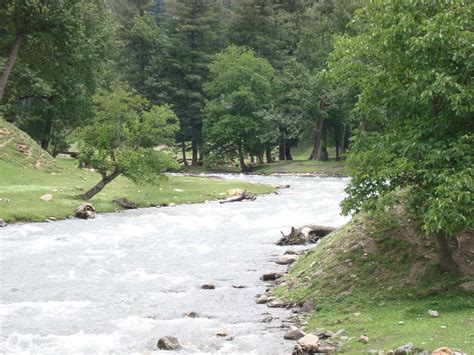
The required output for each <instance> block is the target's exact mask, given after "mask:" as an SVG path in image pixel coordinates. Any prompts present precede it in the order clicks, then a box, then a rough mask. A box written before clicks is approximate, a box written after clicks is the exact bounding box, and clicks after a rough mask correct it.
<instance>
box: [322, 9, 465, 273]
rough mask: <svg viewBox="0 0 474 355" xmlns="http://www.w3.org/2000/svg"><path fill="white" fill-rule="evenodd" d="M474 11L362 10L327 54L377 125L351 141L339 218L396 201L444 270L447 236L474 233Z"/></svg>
mask: <svg viewBox="0 0 474 355" xmlns="http://www.w3.org/2000/svg"><path fill="white" fill-rule="evenodd" d="M473 13H474V3H472V2H463V1H427V2H423V1H416V2H403V1H397V0H388V1H383V2H367V4H366V5H365V7H364V8H363V9H361V10H360V11H358V12H357V13H356V16H355V18H354V20H353V26H354V30H355V32H356V33H358V34H357V35H355V36H343V37H340V38H339V40H338V41H337V43H336V46H335V51H334V53H333V54H332V59H331V63H330V66H331V70H332V74H333V76H334V77H335V78H336V79H339V80H340V81H343V82H345V83H348V84H349V85H351V84H353V85H355V86H357V88H358V90H360V92H361V94H360V95H359V96H358V101H357V105H356V112H357V115H358V117H359V118H360V120H361V121H365V122H366V123H369V124H371V125H375V126H377V127H379V128H378V129H377V130H368V131H366V130H361V131H360V132H358V134H357V135H356V137H355V140H354V144H353V147H352V152H351V154H350V158H349V162H350V164H351V165H352V176H353V178H352V180H351V183H350V185H349V187H348V189H347V192H348V197H347V198H346V199H345V200H344V202H343V209H344V211H345V213H349V212H350V211H353V210H356V211H357V210H360V209H369V210H372V209H375V208H376V206H377V204H380V202H382V204H389V203H395V202H396V201H397V198H398V197H399V196H400V195H402V196H403V199H402V200H403V203H405V204H406V207H407V209H408V211H409V212H411V214H412V216H413V217H414V218H416V220H419V221H420V224H421V225H422V228H423V230H424V231H425V232H426V234H427V235H430V236H431V237H433V238H436V240H437V242H438V249H439V263H440V266H441V269H442V270H443V271H454V270H455V269H456V266H455V263H454V261H453V258H452V255H451V250H450V247H449V240H448V237H450V236H451V237H453V236H456V235H457V234H458V233H460V232H462V231H463V230H465V229H468V228H472V227H474V200H473V198H472V195H473V193H474V181H473V176H474V170H473V166H474V164H473V163H474V161H473V150H472V147H474V139H473V136H472V132H473V128H474V121H473V119H472V117H473V116H472V115H473V111H474V107H473V102H474V84H473V81H472V78H473V74H474V71H473V67H472V58H473V57H474V47H473V46H472V45H470V44H472V43H473V39H474V36H473V21H472V20H473V18H472V16H473Z"/></svg>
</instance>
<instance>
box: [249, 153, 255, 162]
mask: <svg viewBox="0 0 474 355" xmlns="http://www.w3.org/2000/svg"><path fill="white" fill-rule="evenodd" d="M250 162H251V163H255V158H254V156H253V154H250Z"/></svg>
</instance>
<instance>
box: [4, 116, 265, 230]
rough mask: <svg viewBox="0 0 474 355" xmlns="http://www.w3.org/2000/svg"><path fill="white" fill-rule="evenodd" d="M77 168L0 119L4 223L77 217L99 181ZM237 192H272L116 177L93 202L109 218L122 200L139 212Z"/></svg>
mask: <svg viewBox="0 0 474 355" xmlns="http://www.w3.org/2000/svg"><path fill="white" fill-rule="evenodd" d="M20 148H21V149H20ZM76 164H77V161H75V160H74V159H71V158H58V159H56V160H54V159H52V158H51V157H50V156H49V155H48V154H46V153H44V152H43V151H42V150H41V148H39V147H38V145H37V144H36V143H35V142H33V141H32V140H31V138H30V137H28V136H27V135H26V134H25V133H23V132H21V131H19V130H18V129H16V128H15V127H14V126H12V125H10V124H9V123H7V122H5V121H2V120H1V119H0V218H2V219H4V220H5V221H6V222H7V223H14V222H19V221H43V220H45V219H46V218H48V217H55V218H57V219H62V218H66V217H68V216H71V215H73V213H74V209H75V208H76V207H77V206H78V205H80V204H81V203H82V201H81V200H79V199H78V198H77V195H79V194H81V193H83V192H85V191H87V190H88V189H90V188H91V187H92V186H94V185H95V184H96V183H97V182H98V181H99V180H100V176H99V174H97V173H95V172H93V171H91V170H89V169H78V168H77V167H76ZM235 188H240V189H247V190H248V192H249V193H251V194H261V193H269V192H272V191H273V190H274V189H273V188H272V187H270V186H266V185H259V184H252V183H246V182H237V181H229V180H224V179H215V178H212V179H211V178H198V177H169V178H168V179H166V180H164V181H161V182H159V184H158V185H145V186H138V185H136V184H135V183H133V182H132V181H130V180H128V179H127V178H125V177H118V178H117V179H116V180H114V181H113V182H111V183H110V184H109V185H107V186H106V187H105V188H104V190H102V192H100V193H99V194H98V195H96V196H95V197H94V198H93V199H92V200H91V201H90V202H91V203H92V204H93V205H94V207H95V208H96V209H97V211H98V212H110V211H115V210H119V209H121V208H120V207H119V206H118V205H117V204H115V203H113V202H112V201H113V200H114V199H116V198H120V197H126V198H128V199H129V200H131V201H134V202H136V203H137V204H138V205H139V207H150V206H160V205H169V204H185V203H197V202H204V201H206V200H213V199H220V198H225V197H227V194H226V192H227V191H228V190H230V189H235ZM177 190H178V191H177ZM179 190H182V191H179ZM44 194H52V195H53V200H52V201H50V202H45V201H41V200H40V197H41V196H42V195H44Z"/></svg>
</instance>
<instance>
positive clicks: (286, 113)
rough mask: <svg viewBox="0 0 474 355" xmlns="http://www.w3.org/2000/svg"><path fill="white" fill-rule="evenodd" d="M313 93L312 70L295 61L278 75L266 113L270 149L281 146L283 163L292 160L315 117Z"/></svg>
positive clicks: (266, 133)
mask: <svg viewBox="0 0 474 355" xmlns="http://www.w3.org/2000/svg"><path fill="white" fill-rule="evenodd" d="M313 91H314V90H313V78H312V77H311V75H310V73H309V71H308V69H307V68H306V67H305V66H304V65H302V64H301V63H298V62H296V61H295V60H293V61H291V62H289V63H288V65H287V66H285V68H284V70H282V71H281V72H279V73H278V74H277V75H276V76H275V79H274V94H273V100H272V105H271V107H270V108H269V109H268V110H266V111H265V113H264V121H265V122H266V132H265V137H266V139H265V141H266V142H267V147H270V148H272V147H273V146H274V145H275V144H277V145H278V146H279V159H280V160H291V159H292V156H291V146H292V144H295V143H297V140H298V137H299V136H300V135H301V133H302V130H303V128H304V127H305V126H307V125H308V123H309V122H310V121H311V119H312V117H314V115H315V110H317V107H315V101H314V98H313V94H314V92H313ZM267 157H268V154H267ZM267 160H268V159H267Z"/></svg>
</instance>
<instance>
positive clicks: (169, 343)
mask: <svg viewBox="0 0 474 355" xmlns="http://www.w3.org/2000/svg"><path fill="white" fill-rule="evenodd" d="M156 346H158V349H160V350H179V349H181V345H180V344H179V342H178V339H177V338H176V337H173V336H165V337H162V338H160V339H159V340H158V343H157V344H156Z"/></svg>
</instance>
